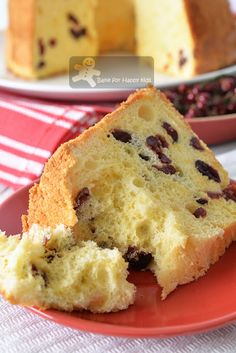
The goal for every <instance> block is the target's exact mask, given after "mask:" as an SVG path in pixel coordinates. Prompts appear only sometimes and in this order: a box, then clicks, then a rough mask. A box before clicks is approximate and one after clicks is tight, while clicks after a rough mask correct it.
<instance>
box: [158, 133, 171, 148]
mask: <svg viewBox="0 0 236 353" xmlns="http://www.w3.org/2000/svg"><path fill="white" fill-rule="evenodd" d="M156 137H157V138H158V139H159V141H160V143H161V146H162V147H163V148H168V147H169V144H168V142H167V141H166V139H165V137H164V136H161V135H156Z"/></svg>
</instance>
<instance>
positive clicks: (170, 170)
mask: <svg viewBox="0 0 236 353" xmlns="http://www.w3.org/2000/svg"><path fill="white" fill-rule="evenodd" d="M153 167H154V168H156V169H157V170H159V171H160V172H163V173H165V174H170V175H172V174H175V173H176V172H177V170H176V169H175V167H174V166H173V165H171V164H168V165H163V166H161V167H159V166H158V165H153Z"/></svg>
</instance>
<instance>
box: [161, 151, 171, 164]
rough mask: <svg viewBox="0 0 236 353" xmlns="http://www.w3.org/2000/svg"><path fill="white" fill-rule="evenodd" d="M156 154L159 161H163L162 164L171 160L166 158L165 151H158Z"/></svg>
mask: <svg viewBox="0 0 236 353" xmlns="http://www.w3.org/2000/svg"><path fill="white" fill-rule="evenodd" d="M158 156H159V158H160V161H161V162H162V163H164V164H171V162H172V161H171V159H170V158H168V157H167V156H166V155H165V153H163V152H160V153H158Z"/></svg>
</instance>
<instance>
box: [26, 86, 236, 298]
mask: <svg viewBox="0 0 236 353" xmlns="http://www.w3.org/2000/svg"><path fill="white" fill-rule="evenodd" d="M235 194H236V193H235V190H234V189H233V187H232V186H230V181H229V178H228V174H227V172H226V171H225V170H224V169H223V167H222V166H221V165H220V163H219V162H218V161H217V160H216V159H215V157H214V155H213V154H212V152H211V151H210V150H209V149H208V147H207V146H206V145H205V144H204V143H203V142H202V141H200V140H199V139H198V137H197V136H196V135H195V134H194V133H193V131H192V130H191V129H190V127H189V126H188V125H187V124H186V122H185V121H184V119H183V118H182V116H181V115H180V114H179V113H178V112H177V111H176V110H175V109H174V108H173V106H172V105H171V104H170V102H169V101H168V100H167V99H166V97H165V96H164V95H163V94H162V93H160V92H159V91H156V90H155V89H154V88H148V89H144V90H140V91H138V92H137V93H135V94H133V95H131V96H130V97H129V99H128V100H127V102H125V103H123V104H122V105H121V106H120V107H119V108H118V109H117V110H116V111H115V112H114V113H112V114H109V115H107V116H106V117H105V118H104V119H102V120H101V121H100V122H99V123H98V124H97V125H95V126H94V127H92V128H90V129H89V130H87V131H85V132H84V133H83V134H82V135H80V136H79V137H78V138H76V139H75V140H72V141H69V142H68V143H66V144H64V145H62V146H61V147H60V148H59V149H58V150H57V151H56V153H55V154H54V155H53V156H52V157H51V159H50V160H49V161H48V163H47V164H46V166H45V169H44V172H43V175H42V177H41V180H40V183H39V184H38V185H37V184H36V185H35V186H34V187H33V188H32V189H31V191H30V200H29V210H28V215H27V216H23V226H24V230H25V231H27V230H28V229H30V228H31V227H32V225H33V224H34V223H38V224H40V225H44V226H51V227H55V226H57V225H58V224H61V223H63V224H64V225H66V226H68V227H71V228H72V229H73V232H74V233H75V235H76V236H77V238H78V239H79V240H85V241H86V240H93V241H95V242H96V243H97V244H98V246H103V247H105V248H114V247H115V248H118V249H119V251H120V252H121V253H122V254H123V256H124V258H125V259H126V261H128V262H129V263H130V266H131V268H134V269H137V270H141V269H146V268H150V269H151V270H152V271H153V272H154V274H155V275H156V277H157V280H158V282H159V284H160V285H161V287H162V288H163V291H162V298H165V297H166V296H167V295H168V294H169V293H170V292H171V291H173V290H174V289H175V288H176V287H177V285H178V284H184V283H187V282H190V281H192V280H194V279H196V278H198V277H200V276H202V275H203V274H205V272H206V271H207V270H208V268H209V266H210V265H211V264H213V263H214V262H216V261H217V260H218V259H219V257H220V256H221V255H222V254H223V253H224V251H225V249H226V248H227V246H229V244H230V243H231V242H232V241H233V240H235V239H236V202H235V201H236V196H235Z"/></svg>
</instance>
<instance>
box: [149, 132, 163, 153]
mask: <svg viewBox="0 0 236 353" xmlns="http://www.w3.org/2000/svg"><path fill="white" fill-rule="evenodd" d="M146 144H147V146H148V147H150V148H151V149H152V150H153V151H154V152H160V151H161V148H162V144H161V141H160V139H159V138H158V137H156V136H148V137H147V138H146Z"/></svg>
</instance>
